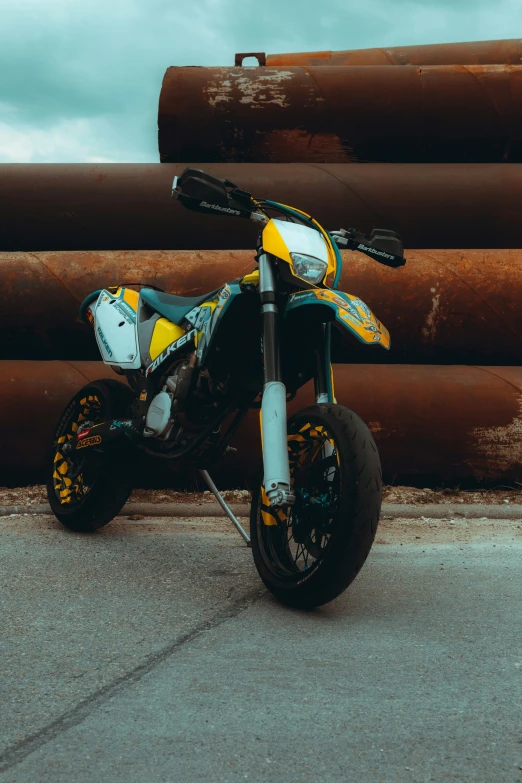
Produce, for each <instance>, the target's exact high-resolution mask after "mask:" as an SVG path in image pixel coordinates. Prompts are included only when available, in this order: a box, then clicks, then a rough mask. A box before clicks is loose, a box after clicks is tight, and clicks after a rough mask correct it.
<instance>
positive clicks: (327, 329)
mask: <svg viewBox="0 0 522 783" xmlns="http://www.w3.org/2000/svg"><path fill="white" fill-rule="evenodd" d="M331 335H332V325H331V324H330V323H327V324H322V325H321V334H320V336H319V345H318V347H317V348H316V350H315V378H314V387H315V401H316V402H317V403H318V404H320V403H325V402H335V398H334V392H333V385H332V364H331V354H332V350H331Z"/></svg>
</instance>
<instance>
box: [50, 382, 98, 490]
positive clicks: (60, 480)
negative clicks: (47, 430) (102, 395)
mask: <svg viewBox="0 0 522 783" xmlns="http://www.w3.org/2000/svg"><path fill="white" fill-rule="evenodd" d="M79 406H80V407H79V410H78V412H77V415H76V416H75V418H73V419H72V420H69V421H68V422H67V425H66V426H67V430H68V431H67V432H65V434H63V435H60V436H59V437H58V438H57V441H56V453H55V456H54V471H53V479H54V491H55V493H56V496H57V498H58V499H59V500H60V503H61V504H64V503H71V500H73V501H74V500H78V499H80V498H81V497H82V496H83V494H84V484H83V473H81V472H80V473H78V472H77V469H75V468H74V467H73V465H72V464H71V463H69V461H68V460H67V458H66V457H65V456H64V454H63V453H62V451H61V450H60V448H61V445H62V444H64V443H66V442H67V441H70V440H71V439H72V438H73V433H75V432H76V431H77V430H78V423H79V422H82V421H85V420H87V419H89V420H90V421H93V422H94V423H100V422H99V419H100V414H101V403H100V401H99V399H98V397H97V396H96V395H93V394H90V395H88V396H86V397H82V399H81V400H80V402H79ZM62 432H63V430H62ZM96 437H98V438H100V436H96ZM100 440H101V438H100ZM70 470H71V471H72V473H71V475H70V476H69V475H67V474H68V473H69V471H70Z"/></svg>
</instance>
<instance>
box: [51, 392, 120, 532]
mask: <svg viewBox="0 0 522 783" xmlns="http://www.w3.org/2000/svg"><path fill="white" fill-rule="evenodd" d="M132 399H133V395H132V392H131V390H130V389H129V388H128V387H127V386H124V385H123V384H122V383H119V382H118V381H113V380H101V381H95V382H93V383H89V384H87V386H84V387H83V389H80V391H79V392H78V393H77V394H75V396H74V397H73V398H72V400H71V401H70V403H69V404H68V405H67V407H66V409H65V411H64V412H63V414H62V416H61V418H60V421H59V422H58V426H57V427H56V430H55V433H54V437H53V445H52V448H51V452H50V454H49V459H48V470H47V497H48V500H49V504H50V506H51V509H52V511H53V513H54V515H55V517H56V518H57V519H58V520H59V521H60V522H61V523H62V525H64V526H65V527H67V528H69V529H70V530H75V531H77V532H81V533H88V532H92V531H94V530H98V529H99V528H100V527H103V526H104V525H106V524H107V523H108V522H110V521H111V520H112V519H113V518H114V517H115V516H116V514H117V513H118V511H120V510H121V508H122V507H123V506H124V504H125V502H126V500H127V498H128V497H129V495H130V493H131V492H132V488H133V480H132V472H131V470H130V465H129V460H128V459H127V457H126V454H125V450H124V449H122V448H119V447H118V448H116V447H114V446H113V447H111V448H107V449H103V450H96V449H87V450H84V451H80V452H79V453H78V452H77V451H75V452H67V451H64V449H63V447H64V446H65V445H66V444H67V442H68V441H69V440H70V439H71V438H72V437H73V435H74V433H75V432H77V430H78V428H81V427H85V426H89V425H90V426H92V425H93V424H101V423H102V422H104V421H109V420H111V419H114V418H125V417H126V416H127V415H128V411H129V408H130V405H131V402H132Z"/></svg>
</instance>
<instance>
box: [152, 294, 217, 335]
mask: <svg viewBox="0 0 522 783" xmlns="http://www.w3.org/2000/svg"><path fill="white" fill-rule="evenodd" d="M219 290H220V289H219V288H216V289H215V290H214V291H211V292H210V293H209V294H203V296H174V294H164V293H163V292H162V291H154V289H152V288H142V289H141V291H140V294H141V298H142V299H143V301H144V302H145V303H146V304H148V305H149V307H152V309H153V310H155V312H157V313H159V314H160V315H162V316H163V317H164V318H168V320H169V321H172V323H174V324H177V325H178V326H180V324H181V323H182V321H183V320H184V318H185V316H186V315H188V313H190V311H191V310H192V308H193V307H198V306H199V305H200V304H203V302H208V301H210V300H211V299H213V298H214V297H215V295H216V294H217V292H218V291H219Z"/></svg>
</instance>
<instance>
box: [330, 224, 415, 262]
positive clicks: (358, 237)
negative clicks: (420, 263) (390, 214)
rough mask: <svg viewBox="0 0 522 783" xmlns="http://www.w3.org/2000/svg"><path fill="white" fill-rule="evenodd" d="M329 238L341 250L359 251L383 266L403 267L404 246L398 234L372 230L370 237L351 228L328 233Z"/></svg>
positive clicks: (384, 230)
mask: <svg viewBox="0 0 522 783" xmlns="http://www.w3.org/2000/svg"><path fill="white" fill-rule="evenodd" d="M330 236H331V237H332V239H333V240H334V242H335V244H336V245H337V247H339V248H341V249H342V250H359V251H360V252H361V253H364V254H365V255H367V256H369V257H370V258H373V260H374V261H378V262H379V264H383V265H384V266H389V267H392V268H393V269H398V268H399V267H401V266H404V265H405V263H406V259H405V258H404V246H403V244H402V242H401V239H400V237H399V235H398V234H396V233H395V232H394V231H389V230H388V229H385V228H374V229H373V231H372V233H371V234H370V236H367V235H366V234H363V233H361V232H360V231H356V229H354V228H351V229H349V230H348V231H346V230H345V229H344V228H341V229H339V231H330Z"/></svg>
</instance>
